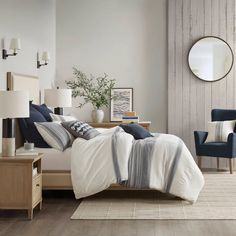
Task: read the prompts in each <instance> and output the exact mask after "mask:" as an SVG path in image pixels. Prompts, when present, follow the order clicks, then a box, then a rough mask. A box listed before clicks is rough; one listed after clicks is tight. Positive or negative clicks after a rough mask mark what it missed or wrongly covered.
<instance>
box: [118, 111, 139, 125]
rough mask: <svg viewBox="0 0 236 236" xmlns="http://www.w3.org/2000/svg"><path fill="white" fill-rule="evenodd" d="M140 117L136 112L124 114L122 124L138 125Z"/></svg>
mask: <svg viewBox="0 0 236 236" xmlns="http://www.w3.org/2000/svg"><path fill="white" fill-rule="evenodd" d="M138 122H139V117H138V115H137V114H136V112H135V111H127V112H124V115H123V117H122V123H138Z"/></svg>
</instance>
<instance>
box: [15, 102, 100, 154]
mask: <svg viewBox="0 0 236 236" xmlns="http://www.w3.org/2000/svg"><path fill="white" fill-rule="evenodd" d="M29 106H30V117H29V118H22V119H19V124H20V128H21V131H22V133H23V136H24V138H25V140H26V141H27V142H30V143H34V145H35V147H39V148H50V147H52V148H55V149H57V150H60V151H64V150H65V149H66V148H68V147H70V146H71V145H72V143H73V141H74V137H81V138H84V139H87V140H89V139H91V138H94V137H96V136H97V135H98V134H100V133H99V132H98V131H97V130H96V129H94V128H93V127H91V126H90V125H88V124H87V123H84V122H81V121H77V120H76V118H75V117H73V116H63V115H57V114H53V112H52V111H51V110H50V109H49V108H48V107H47V106H46V105H45V104H43V105H35V104H32V103H30V104H29Z"/></svg>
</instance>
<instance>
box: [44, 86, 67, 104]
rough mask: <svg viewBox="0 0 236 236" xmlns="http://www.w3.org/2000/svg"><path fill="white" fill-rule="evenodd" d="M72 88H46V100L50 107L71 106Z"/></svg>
mask: <svg viewBox="0 0 236 236" xmlns="http://www.w3.org/2000/svg"><path fill="white" fill-rule="evenodd" d="M71 96H72V92H71V89H45V90H44V102H45V103H46V105H48V106H49V107H71V106H72V98H71Z"/></svg>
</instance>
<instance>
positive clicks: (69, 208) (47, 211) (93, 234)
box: [0, 192, 236, 236]
mask: <svg viewBox="0 0 236 236" xmlns="http://www.w3.org/2000/svg"><path fill="white" fill-rule="evenodd" d="M78 205H79V201H76V200H75V199H74V196H73V193H72V192H60V193H59V192H46V193H44V201H43V209H42V211H41V212H39V211H38V210H36V211H35V215H34V219H33V220H32V221H28V220H27V219H26V216H27V215H26V212H22V211H7V210H0V235H1V236H2V235H4V236H5V235H6V236H14V235H16V236H20V235H24V236H41V235H47V236H61V235H64V236H74V235H75V236H108V235H109V236H118V235H119V236H133V235H135V236H154V235H155V236H157V235H160V236H169V235H181V236H185V235H191V236H194V235H196V236H199V235H200V236H204V235H207V236H211V235H212V236H216V235H227V236H230V235H236V220H235V221H233V220H231V221H228V220H222V221H216V220H209V221H204V220H202V221H197V220H194V221H191V220H109V221H105V220H70V217H71V215H72V213H73V212H74V210H75V209H76V208H77V206H78Z"/></svg>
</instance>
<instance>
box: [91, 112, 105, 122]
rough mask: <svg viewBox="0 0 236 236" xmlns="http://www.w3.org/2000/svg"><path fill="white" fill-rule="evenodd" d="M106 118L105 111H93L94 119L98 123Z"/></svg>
mask: <svg viewBox="0 0 236 236" xmlns="http://www.w3.org/2000/svg"><path fill="white" fill-rule="evenodd" d="M103 118H104V111H103V110H100V109H96V110H93V111H92V120H93V122H96V123H102V122H103Z"/></svg>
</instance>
